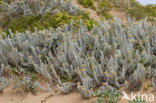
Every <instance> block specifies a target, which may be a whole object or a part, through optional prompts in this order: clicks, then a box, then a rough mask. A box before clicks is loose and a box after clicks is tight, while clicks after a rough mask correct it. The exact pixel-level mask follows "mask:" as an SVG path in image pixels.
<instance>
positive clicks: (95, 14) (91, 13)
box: [71, 0, 102, 20]
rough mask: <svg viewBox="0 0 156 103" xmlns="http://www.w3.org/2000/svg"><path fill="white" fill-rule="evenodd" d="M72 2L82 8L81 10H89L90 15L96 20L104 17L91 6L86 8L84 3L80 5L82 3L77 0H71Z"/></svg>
mask: <svg viewBox="0 0 156 103" xmlns="http://www.w3.org/2000/svg"><path fill="white" fill-rule="evenodd" d="M71 3H72V4H73V5H74V6H75V7H77V8H80V9H81V10H84V11H86V12H88V13H89V16H90V17H91V18H93V19H95V20H98V19H100V18H102V17H100V16H98V15H97V13H96V11H95V10H93V9H91V8H84V7H83V6H82V5H80V4H79V3H78V2H77V0H71ZM95 6H96V3H95Z"/></svg>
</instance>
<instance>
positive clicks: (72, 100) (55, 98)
mask: <svg viewBox="0 0 156 103" xmlns="http://www.w3.org/2000/svg"><path fill="white" fill-rule="evenodd" d="M95 100H96V99H95V98H91V99H83V98H82V97H81V96H80V94H79V93H78V92H76V91H74V92H72V93H70V94H68V95H66V94H62V93H60V92H57V93H55V94H54V95H51V94H50V93H48V92H39V93H38V94H37V95H36V96H35V95H32V94H31V93H29V94H24V93H23V92H21V90H16V91H13V90H12V89H11V88H10V87H9V88H6V89H5V90H4V92H3V93H2V94H0V103H95Z"/></svg>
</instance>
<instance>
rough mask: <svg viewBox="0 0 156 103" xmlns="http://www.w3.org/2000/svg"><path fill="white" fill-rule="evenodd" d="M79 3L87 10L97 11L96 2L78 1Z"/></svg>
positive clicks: (92, 0)
mask: <svg viewBox="0 0 156 103" xmlns="http://www.w3.org/2000/svg"><path fill="white" fill-rule="evenodd" d="M78 3H79V4H81V5H82V6H83V7H85V8H88V7H90V8H92V9H94V10H96V7H95V6H94V0H78Z"/></svg>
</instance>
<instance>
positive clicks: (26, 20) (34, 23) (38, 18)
mask: <svg viewBox="0 0 156 103" xmlns="http://www.w3.org/2000/svg"><path fill="white" fill-rule="evenodd" d="M80 19H82V20H83V24H85V25H86V26H87V28H88V30H91V28H92V26H93V24H94V23H95V21H94V20H92V19H90V17H89V16H88V14H87V13H84V12H79V13H77V15H69V14H68V13H67V12H65V11H59V12H57V13H56V14H49V13H46V14H43V15H33V16H21V17H18V18H14V19H10V18H5V19H3V20H0V22H1V24H0V26H1V27H2V30H3V31H4V32H6V33H8V32H9V29H10V30H11V31H12V32H16V31H18V32H24V31H25V30H30V31H34V28H35V27H37V28H38V29H39V30H42V29H44V28H49V27H53V28H57V27H59V26H62V25H64V24H70V21H71V20H73V21H74V27H75V28H77V29H78V28H79V23H80Z"/></svg>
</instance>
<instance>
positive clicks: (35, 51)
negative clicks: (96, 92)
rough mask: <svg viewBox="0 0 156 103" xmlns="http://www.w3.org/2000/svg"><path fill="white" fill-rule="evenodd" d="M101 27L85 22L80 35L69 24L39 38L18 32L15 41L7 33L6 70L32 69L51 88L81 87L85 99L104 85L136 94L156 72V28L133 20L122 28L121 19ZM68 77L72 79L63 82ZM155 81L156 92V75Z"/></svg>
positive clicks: (1, 50)
mask: <svg viewBox="0 0 156 103" xmlns="http://www.w3.org/2000/svg"><path fill="white" fill-rule="evenodd" d="M97 22H98V24H97V25H94V26H93V29H92V30H91V31H87V28H86V26H84V25H82V21H81V23H80V29H79V31H78V32H75V31H74V30H73V29H71V28H72V27H71V26H72V25H69V26H68V25H65V26H64V27H60V28H57V29H53V28H50V29H43V30H41V31H38V30H37V28H36V29H35V32H34V33H31V32H29V31H26V32H24V33H18V32H17V33H16V36H14V34H13V33H12V32H11V31H10V35H11V37H7V36H5V34H3V35H4V37H5V38H3V39H1V40H0V57H1V58H0V64H1V68H2V67H3V66H10V67H16V68H17V70H19V69H22V70H33V71H35V72H36V73H38V74H40V75H42V76H43V77H45V78H46V79H47V80H49V82H50V85H52V86H54V85H55V84H58V85H59V88H60V90H61V91H62V92H63V93H69V92H70V91H71V90H73V89H75V88H76V86H73V83H76V84H77V83H78V85H77V89H78V91H79V92H80V94H81V95H82V96H83V97H85V98H89V97H91V96H92V89H91V88H96V87H99V86H101V85H102V84H103V83H105V82H106V83H108V84H107V85H108V86H112V87H116V88H119V87H120V86H121V85H123V84H124V85H125V86H127V88H129V89H131V90H133V89H134V90H135V89H139V88H140V87H141V84H142V82H143V81H144V79H145V76H146V72H145V71H147V70H149V68H153V69H155V68H156V65H155V64H156V62H155V59H156V54H155V50H156V39H155V38H156V31H155V30H156V23H155V24H153V25H151V24H149V23H148V22H147V20H146V19H145V20H144V21H139V22H136V21H135V20H130V19H129V23H128V25H127V26H126V27H123V26H122V24H121V22H120V21H118V20H116V19H114V20H113V21H105V20H103V21H102V22H101V21H97ZM71 24H72V23H71ZM2 70H3V69H2ZM151 71H152V70H151ZM63 75H67V77H68V79H73V80H72V81H71V82H67V83H66V82H62V76H63ZM151 76H152V77H153V79H152V80H153V87H155V76H154V74H153V75H152V74H151ZM2 77H3V76H2ZM126 81H129V82H126ZM72 82H73V83H72ZM138 83H139V84H138Z"/></svg>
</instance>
